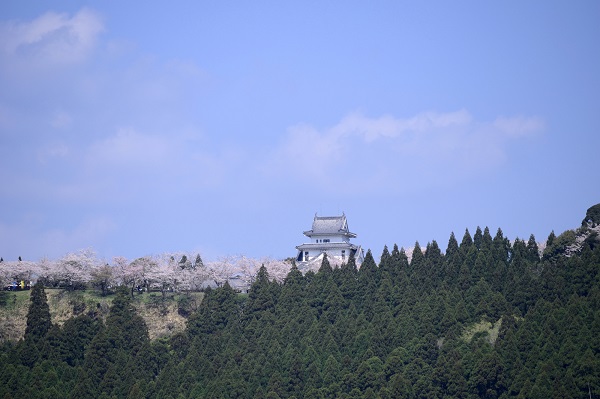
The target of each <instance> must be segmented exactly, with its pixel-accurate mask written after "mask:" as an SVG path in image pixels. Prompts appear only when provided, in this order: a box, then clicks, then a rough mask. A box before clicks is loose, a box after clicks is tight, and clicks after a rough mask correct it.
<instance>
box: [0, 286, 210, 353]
mask: <svg viewBox="0 0 600 399" xmlns="http://www.w3.org/2000/svg"><path fill="white" fill-rule="evenodd" d="M30 292H31V291H21V292H7V293H6V294H7V295H8V298H7V299H8V300H7V303H6V304H5V305H4V306H2V307H0V342H1V341H7V340H11V341H17V340H19V339H20V338H22V337H23V334H24V333H25V326H26V317H27V311H28V309H29V294H30ZM46 295H47V297H48V305H49V306H50V314H51V316H52V322H53V323H57V324H59V325H61V324H63V323H64V322H65V320H67V319H69V318H71V317H73V316H75V315H76V314H80V313H85V312H94V313H96V314H97V315H98V316H100V317H105V316H106V315H107V314H108V310H109V308H110V304H111V302H112V298H113V296H112V295H108V296H106V297H102V296H101V295H100V294H99V293H98V292H97V291H93V290H88V291H73V292H68V291H65V290H59V289H46ZM203 295H204V294H203V293H191V294H190V296H189V297H188V301H187V303H188V307H189V308H190V310H193V309H194V308H195V307H197V306H198V305H199V303H200V302H201V301H202V297H203ZM180 297H181V296H180V295H174V294H168V295H167V298H166V300H165V301H164V303H163V301H162V298H161V296H160V294H159V293H150V294H147V293H146V294H142V295H136V296H135V299H134V301H133V303H134V305H135V307H136V308H137V310H138V313H139V314H140V315H141V316H142V317H143V318H144V320H145V321H146V324H147V325H148V331H149V334H150V338H151V339H155V338H159V337H164V336H169V335H172V334H174V333H177V332H179V331H183V329H184V328H185V321H186V319H185V317H183V316H181V315H179V313H178V311H177V309H178V304H177V302H178V300H179V299H180Z"/></svg>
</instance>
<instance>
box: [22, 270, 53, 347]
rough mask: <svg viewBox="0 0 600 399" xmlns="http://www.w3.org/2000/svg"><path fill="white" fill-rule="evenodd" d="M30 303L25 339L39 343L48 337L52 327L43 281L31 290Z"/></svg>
mask: <svg viewBox="0 0 600 399" xmlns="http://www.w3.org/2000/svg"><path fill="white" fill-rule="evenodd" d="M29 301H30V305H29V311H28V312H27V327H26V328H25V339H26V340H31V341H33V342H34V343H37V342H39V341H40V340H42V339H43V338H44V337H45V336H46V334H47V333H48V330H50V327H51V326H52V322H51V318H50V307H49V306H48V299H47V298H46V291H44V285H43V284H42V282H41V280H38V282H37V283H35V285H34V286H33V288H32V289H31V296H30V297H29Z"/></svg>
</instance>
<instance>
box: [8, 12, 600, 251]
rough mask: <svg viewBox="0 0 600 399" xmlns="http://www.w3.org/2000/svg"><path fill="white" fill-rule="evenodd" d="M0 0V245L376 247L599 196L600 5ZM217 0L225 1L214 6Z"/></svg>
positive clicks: (558, 211) (560, 217) (537, 228)
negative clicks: (311, 239) (318, 219)
mask: <svg viewBox="0 0 600 399" xmlns="http://www.w3.org/2000/svg"><path fill="white" fill-rule="evenodd" d="M6 3H7V2H4V3H3V4H2V5H0V256H2V257H3V258H4V259H5V260H13V259H16V258H17V257H18V256H22V257H23V258H25V259H30V260H36V259H40V258H41V257H44V256H46V257H49V258H57V257H60V256H62V255H64V254H65V253H67V252H72V251H76V250H79V249H82V248H88V247H92V248H94V249H95V250H96V251H97V253H98V255H99V256H101V257H105V258H107V259H110V258H111V257H113V256H117V255H121V256H125V257H128V258H134V257H138V256H143V255H147V254H157V253H163V252H171V251H199V252H200V253H201V254H202V255H203V256H204V257H205V258H207V259H211V258H215V257H218V256H221V255H233V254H244V255H248V256H252V257H262V256H272V257H275V258H284V257H287V256H294V255H295V248H294V247H295V246H296V245H299V244H300V243H302V242H304V240H305V237H304V236H303V235H302V231H304V230H308V229H310V226H311V223H312V218H313V216H314V214H315V212H318V214H319V215H332V214H339V213H341V212H345V213H346V215H347V217H348V221H349V226H350V229H351V230H352V231H354V232H355V233H357V234H358V237H357V239H356V240H355V241H356V243H358V244H362V245H363V247H365V248H371V249H372V250H373V252H374V254H375V256H379V254H380V253H381V250H382V249H383V246H384V244H387V245H388V246H392V245H393V244H394V243H397V244H398V245H399V246H404V247H411V246H413V245H414V243H415V241H417V240H418V241H419V242H420V243H421V245H422V246H424V245H425V244H426V243H427V242H428V241H431V240H436V241H438V243H439V245H440V247H441V248H442V249H445V248H446V245H447V242H448V238H449V236H450V233H451V232H452V231H454V232H455V234H456V235H457V237H458V238H459V240H460V238H461V237H462V235H463V233H464V230H465V228H469V230H470V231H471V232H472V233H474V231H475V228H476V227H477V226H481V227H482V228H483V227H485V226H489V228H490V230H491V231H492V234H494V233H495V231H496V230H497V229H498V227H500V228H502V230H503V232H504V234H505V235H506V236H508V237H509V238H511V239H514V238H515V237H521V238H528V237H529V235H530V234H532V233H533V234H535V236H536V238H537V239H538V241H544V240H545V238H546V237H547V235H548V234H549V233H550V231H552V230H554V231H555V232H557V233H560V232H562V231H564V230H566V229H570V228H574V227H577V226H578V225H579V223H580V222H581V220H582V219H583V216H584V215H585V211H586V209H587V208H588V207H590V206H592V205H594V204H596V203H598V202H600V184H598V177H597V174H598V173H597V172H598V168H599V166H598V151H599V149H600V138H599V137H600V73H598V71H600V51H599V50H600V49H599V47H598V39H599V38H600V3H598V2H594V1H588V2H585V1H582V2H576V3H572V2H570V3H569V2H541V1H540V2H526V3H525V4H524V3H523V2H517V1H514V2H502V3H498V4H488V3H485V2H475V1H473V2H458V3H456V2H442V1H440V2H434V1H432V2H414V3H408V2H351V1H343V2H342V1H329V2H260V1H258V2H216V4H210V2H195V1H189V2H186V1H175V2H168V3H167V2H117V1H102V2H89V3H88V2H80V1H53V2H33V1H25V2H12V3H14V4H6ZM212 3H215V2H212Z"/></svg>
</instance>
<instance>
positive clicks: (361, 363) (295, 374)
mask: <svg viewBox="0 0 600 399" xmlns="http://www.w3.org/2000/svg"><path fill="white" fill-rule="evenodd" d="M599 225H600V204H598V205H595V206H593V207H591V208H590V209H589V210H588V212H587V214H586V217H585V219H584V221H583V223H582V226H581V227H580V228H578V229H576V230H568V231H565V232H564V233H562V234H560V235H558V236H555V234H554V232H552V233H551V234H550V236H549V237H548V239H547V242H546V246H545V249H544V251H543V252H542V253H541V254H540V251H539V250H538V245H537V243H536V241H535V238H534V237H533V236H531V237H530V239H529V240H528V241H524V240H520V239H515V240H514V241H512V242H511V241H510V240H509V239H507V238H506V237H504V235H503V233H502V230H501V229H498V231H497V232H496V234H495V236H492V235H491V234H490V231H489V229H487V228H485V229H484V230H483V231H482V230H481V229H480V228H477V230H476V232H475V234H474V235H473V236H472V235H471V234H470V233H469V231H468V230H467V231H466V232H465V234H464V236H463V237H462V239H461V241H460V242H459V240H458V239H457V238H456V237H455V236H454V234H451V236H450V238H449V240H448V245H447V248H446V250H445V251H444V252H442V250H441V249H440V247H439V246H438V244H437V243H436V242H435V241H432V242H430V243H428V244H427V246H426V248H424V249H422V248H421V247H419V245H418V243H417V245H416V246H415V249H414V251H413V255H412V259H410V260H409V259H408V258H407V256H406V254H405V252H404V250H403V249H398V247H397V246H394V247H393V249H392V250H391V251H389V250H388V248H387V247H385V248H384V249H383V252H382V254H381V257H380V261H379V264H378V265H377V264H376V262H375V260H374V257H373V255H372V254H371V252H370V251H369V252H367V254H366V256H365V260H364V262H363V263H362V265H361V267H360V268H357V267H356V264H355V262H354V259H353V258H350V259H349V261H348V263H347V264H343V265H342V266H341V267H339V268H338V267H332V266H331V265H330V264H329V262H328V260H327V258H326V257H325V259H324V260H323V262H322V265H321V267H320V269H319V270H318V272H316V273H315V272H311V271H309V272H307V273H306V274H304V275H303V274H302V273H301V272H300V271H299V270H298V269H297V268H296V267H295V266H294V267H292V269H291V271H290V272H289V273H288V274H287V277H286V278H285V279H284V280H283V282H278V281H277V280H276V279H273V278H272V276H271V277H270V276H269V273H268V271H267V269H266V268H265V267H262V268H261V269H260V271H259V272H258V274H257V276H256V279H255V281H254V283H253V284H252V286H251V289H250V292H249V294H238V293H236V292H235V290H233V289H232V288H231V287H230V286H229V285H228V284H224V285H223V286H222V287H219V288H216V289H210V288H208V289H207V290H206V292H205V296H204V299H203V301H202V303H201V304H200V306H199V307H198V309H197V310H196V311H195V312H193V313H192V314H190V315H189V317H188V320H187V325H186V328H185V331H183V332H180V333H177V334H175V335H173V336H171V337H168V338H159V339H155V340H150V338H149V336H148V330H147V326H146V324H145V322H144V320H143V319H142V318H141V317H140V316H139V315H138V314H136V312H135V310H134V308H133V307H132V306H131V303H130V301H131V300H132V299H131V295H130V292H129V291H127V290H126V289H117V290H116V293H115V294H114V299H113V302H112V306H111V309H110V313H109V314H108V316H107V317H106V318H102V317H99V316H98V315H97V314H96V313H95V312H94V311H93V309H90V310H89V311H87V312H84V313H83V314H81V315H79V316H77V317H73V318H71V319H69V320H67V321H66V322H65V323H64V324H62V325H58V324H54V323H52V320H51V317H50V312H49V306H48V303H47V297H46V293H45V290H44V286H43V284H42V281H38V283H37V284H36V285H34V287H33V288H32V290H31V295H30V306H29V313H28V314H27V327H26V330H25V335H24V338H23V339H22V340H19V341H18V342H5V343H3V344H2V346H1V347H0V398H59V397H64V398H69V397H70V398H106V399H111V398H131V399H133V398H161V399H168V398H172V399H180V398H282V399H283V398H296V399H300V398H348V399H350V398H508V397H520V398H599V397H600V281H599V280H600V273H599V272H600V240H599V238H598V230H599V229H598V226H599ZM4 295H7V294H4ZM138 295H147V294H138Z"/></svg>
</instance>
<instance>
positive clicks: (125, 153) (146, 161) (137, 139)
mask: <svg viewBox="0 0 600 399" xmlns="http://www.w3.org/2000/svg"><path fill="white" fill-rule="evenodd" d="M172 146H173V141H172V140H168V138H167V137H165V136H158V135H155V136H153V135H148V134H142V133H140V132H138V131H136V130H135V129H132V128H121V129H118V131H117V133H116V134H115V135H114V136H111V137H108V138H105V139H102V140H100V141H98V142H96V143H95V144H93V145H92V146H91V148H90V151H89V156H88V162H90V163H92V164H100V165H106V166H124V165H130V166H134V165H140V166H148V165H161V164H163V163H165V162H166V161H167V160H168V159H169V157H170V156H173V155H174V154H173V152H174V151H173V148H172Z"/></svg>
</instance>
